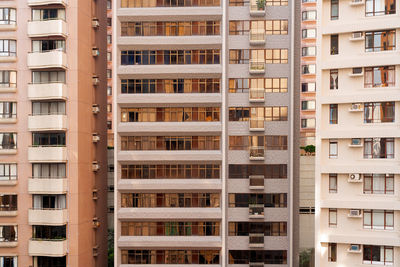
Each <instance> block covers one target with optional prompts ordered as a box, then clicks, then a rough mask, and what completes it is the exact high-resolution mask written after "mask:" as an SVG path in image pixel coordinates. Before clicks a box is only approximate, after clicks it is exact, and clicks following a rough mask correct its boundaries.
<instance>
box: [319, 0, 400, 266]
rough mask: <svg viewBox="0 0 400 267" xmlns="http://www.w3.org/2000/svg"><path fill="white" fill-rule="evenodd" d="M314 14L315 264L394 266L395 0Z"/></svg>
mask: <svg viewBox="0 0 400 267" xmlns="http://www.w3.org/2000/svg"><path fill="white" fill-rule="evenodd" d="M318 14H319V17H318V27H317V28H318V31H317V32H318V38H317V47H318V48H319V50H318V52H317V59H318V60H317V68H318V71H317V88H318V90H317V103H318V105H317V157H316V159H317V160H316V162H317V163H316V227H315V230H316V233H317V235H316V252H317V253H316V266H355V267H358V266H366V265H373V266H378V265H379V266H382V265H391V266H399V265H400V248H399V245H400V244H399V238H398V232H399V226H398V220H399V216H400V211H399V209H400V208H399V205H398V204H399V201H398V197H399V194H400V192H399V183H400V180H399V179H400V176H399V175H400V169H399V166H398V160H399V157H400V155H399V152H400V147H399V142H400V139H399V137H400V134H399V131H398V128H399V127H398V119H397V118H396V116H398V113H399V112H400V111H399V100H400V98H399V94H398V89H399V85H400V79H399V77H400V66H399V65H400V56H399V47H400V24H399V22H400V15H399V14H400V5H399V1H394V0H393V1H379V0H373V1H369V0H368V1H354V0H352V1H347V0H345V1H335V0H330V1H329V0H324V1H319V2H318Z"/></svg>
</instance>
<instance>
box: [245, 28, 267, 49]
mask: <svg viewBox="0 0 400 267" xmlns="http://www.w3.org/2000/svg"><path fill="white" fill-rule="evenodd" d="M249 39H250V40H249V41H250V45H265V29H251V30H250V32H249Z"/></svg>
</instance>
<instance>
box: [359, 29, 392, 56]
mask: <svg viewBox="0 0 400 267" xmlns="http://www.w3.org/2000/svg"><path fill="white" fill-rule="evenodd" d="M395 49H396V30H386V31H376V32H366V33H365V52H379V51H386V50H395Z"/></svg>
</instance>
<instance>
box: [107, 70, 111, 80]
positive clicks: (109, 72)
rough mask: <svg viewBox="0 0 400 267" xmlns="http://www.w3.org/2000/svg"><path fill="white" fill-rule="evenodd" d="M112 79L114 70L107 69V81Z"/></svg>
mask: <svg viewBox="0 0 400 267" xmlns="http://www.w3.org/2000/svg"><path fill="white" fill-rule="evenodd" d="M111 78H112V70H111V69H107V79H111Z"/></svg>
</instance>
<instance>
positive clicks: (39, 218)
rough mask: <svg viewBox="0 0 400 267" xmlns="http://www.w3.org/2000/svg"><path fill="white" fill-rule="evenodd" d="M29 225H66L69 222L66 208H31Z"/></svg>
mask: <svg viewBox="0 0 400 267" xmlns="http://www.w3.org/2000/svg"><path fill="white" fill-rule="evenodd" d="M28 222H29V225H64V224H66V223H67V222H68V212H67V210H66V209H29V212H28Z"/></svg>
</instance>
